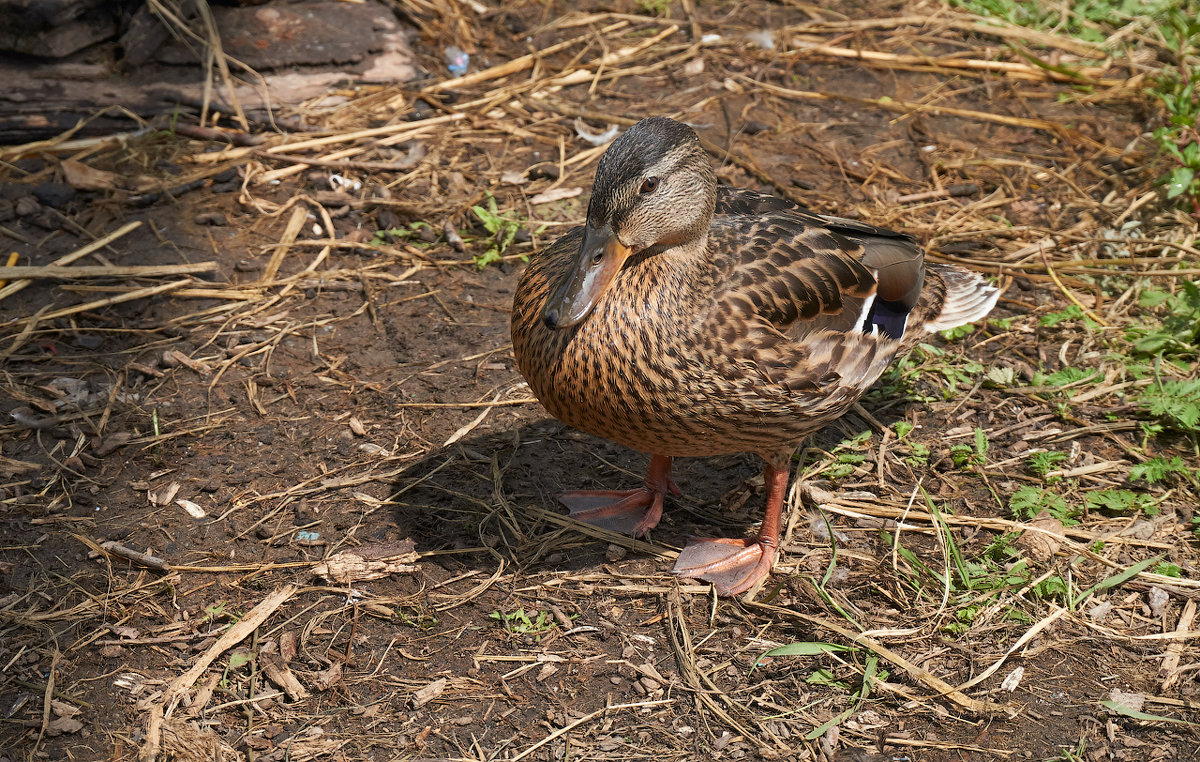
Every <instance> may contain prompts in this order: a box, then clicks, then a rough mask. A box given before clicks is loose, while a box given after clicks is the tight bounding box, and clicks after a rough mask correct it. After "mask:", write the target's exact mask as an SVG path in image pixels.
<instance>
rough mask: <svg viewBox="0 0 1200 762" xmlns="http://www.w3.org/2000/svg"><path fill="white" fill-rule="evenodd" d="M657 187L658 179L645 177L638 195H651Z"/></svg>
mask: <svg viewBox="0 0 1200 762" xmlns="http://www.w3.org/2000/svg"><path fill="white" fill-rule="evenodd" d="M657 187H658V178H657V177H647V178H646V179H645V180H643V181H642V187H641V189H640V190H639V193H653V192H654V189H655V188H657Z"/></svg>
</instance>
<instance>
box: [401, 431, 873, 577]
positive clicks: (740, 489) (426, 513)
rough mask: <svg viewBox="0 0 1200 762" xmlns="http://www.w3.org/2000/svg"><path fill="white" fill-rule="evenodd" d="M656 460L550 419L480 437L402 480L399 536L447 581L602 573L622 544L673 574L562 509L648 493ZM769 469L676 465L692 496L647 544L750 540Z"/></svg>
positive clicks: (710, 460)
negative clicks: (573, 496) (459, 576)
mask: <svg viewBox="0 0 1200 762" xmlns="http://www.w3.org/2000/svg"><path fill="white" fill-rule="evenodd" d="M864 426H865V424H864ZM843 428H845V427H843ZM851 428H852V427H851ZM847 430H848V429H847ZM860 430H861V429H860ZM840 434H841V432H839V431H838V425H837V424H835V425H834V426H831V427H827V429H826V431H825V432H823V433H821V434H819V435H818V436H817V444H818V445H819V446H823V447H824V446H826V445H827V444H828V443H829V442H834V443H836V442H837V441H838V439H839V435H840ZM649 459H650V458H649V455H647V454H644V453H639V452H637V451H634V450H630V449H628V448H626V447H623V446H621V445H618V444H615V443H612V442H609V441H607V440H604V439H600V438H597V437H593V436H590V435H588V434H584V433H582V432H578V431H575V430H573V429H570V428H568V427H567V426H566V425H564V424H562V423H559V422H558V421H556V420H553V419H549V418H547V419H542V420H538V421H535V422H532V423H529V424H526V425H524V426H521V427H520V428H516V429H509V430H504V431H495V432H490V433H485V434H480V435H475V436H469V437H467V438H464V439H462V440H460V441H458V442H456V443H454V444H452V445H449V446H447V447H443V448H439V449H437V450H435V451H433V452H431V453H429V454H428V455H426V456H424V457H423V458H421V459H420V460H419V461H417V462H415V463H413V464H412V465H411V466H410V467H409V468H407V469H406V470H405V472H404V473H403V474H402V475H401V476H400V477H399V478H398V479H396V480H395V482H394V484H393V489H392V494H391V498H390V501H391V504H392V507H393V519H394V521H395V525H394V527H395V531H398V532H399V533H400V534H401V536H406V537H409V538H411V539H412V540H413V542H414V543H415V544H416V548H417V550H418V551H420V552H422V553H430V552H433V555H430V556H427V560H432V561H433V562H434V563H436V564H439V565H440V566H441V567H442V568H443V569H444V570H445V571H446V572H455V571H461V570H464V569H466V570H478V571H489V573H490V571H491V570H494V569H495V567H496V566H497V565H498V564H499V563H504V564H505V565H506V566H507V567H509V568H513V569H516V570H520V571H522V572H524V573H535V572H545V571H559V572H583V571H588V570H598V569H599V568H600V566H601V565H603V564H605V563H606V562H611V561H613V560H614V558H613V555H612V554H613V550H614V549H613V548H612V545H614V544H615V545H617V546H622V545H624V546H625V547H626V548H632V549H630V550H629V551H628V557H629V558H630V559H639V558H644V559H645V560H646V561H647V562H650V563H652V564H656V567H655V568H659V567H661V568H662V570H664V571H665V569H666V566H667V565H668V564H665V563H664V562H663V561H661V560H658V559H655V558H654V557H653V554H652V553H649V552H647V549H646V548H645V546H638V547H636V548H634V547H633V544H632V543H631V542H630V539H629V538H625V537H623V536H620V535H615V534H611V533H598V532H597V530H595V528H593V527H588V526H586V525H584V524H581V523H579V522H577V521H574V520H572V519H570V518H569V517H568V516H567V511H566V509H565V508H564V507H563V506H562V505H561V504H560V503H559V502H558V499H557V497H558V495H559V493H561V492H563V491H564V490H568V489H632V488H634V487H637V486H639V485H640V484H641V483H642V478H643V476H644V474H645V470H646V466H647V464H648V463H649ZM762 466H763V464H762V461H761V460H760V459H759V458H758V457H756V456H754V455H751V454H739V455H727V456H715V457H704V458H678V459H676V460H675V462H674V466H673V469H672V477H673V479H674V480H675V482H676V484H677V485H678V486H679V487H680V489H681V490H682V491H683V496H682V497H673V496H668V498H667V502H666V509H665V510H664V512H663V519H662V522H661V523H660V524H659V526H658V527H656V528H655V529H654V530H653V531H652V532H650V533H649V535H647V536H646V537H645V538H642V539H643V540H644V541H646V542H649V543H651V544H652V545H654V546H656V547H657V548H658V549H660V550H661V551H663V552H670V551H672V550H678V549H679V548H682V547H683V546H684V544H686V542H687V540H688V538H689V537H692V536H705V537H716V536H732V537H740V536H744V535H745V534H746V533H747V531H748V530H749V528H750V527H752V526H754V525H756V524H757V523H758V522H759V521H761V519H762V511H763V501H764V492H763V488H762V487H763V485H762ZM598 535H599V536H598ZM620 555H622V556H624V554H620Z"/></svg>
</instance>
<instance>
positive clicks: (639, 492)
mask: <svg viewBox="0 0 1200 762" xmlns="http://www.w3.org/2000/svg"><path fill="white" fill-rule="evenodd" d="M664 497H665V493H663V492H660V491H656V490H652V489H650V488H648V487H638V488H637V489H631V490H604V489H598V490H571V491H569V492H564V493H562V494H561V495H559V496H558V501H559V502H560V503H562V504H563V505H565V506H566V507H567V510H569V511H570V512H571V518H573V519H578V520H579V521H583V522H585V523H588V524H591V525H592V526H597V527H600V528H602V529H607V530H609V531H612V532H619V533H621V534H631V535H633V536H634V537H640V536H642V535H644V534H646V532H649V531H650V530H651V529H653V528H654V527H656V526H658V522H659V520H660V519H661V518H662V511H663V498H664Z"/></svg>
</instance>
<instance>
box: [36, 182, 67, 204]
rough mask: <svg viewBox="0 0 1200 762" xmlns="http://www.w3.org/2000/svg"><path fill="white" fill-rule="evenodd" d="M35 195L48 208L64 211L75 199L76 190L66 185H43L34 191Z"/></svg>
mask: <svg viewBox="0 0 1200 762" xmlns="http://www.w3.org/2000/svg"><path fill="white" fill-rule="evenodd" d="M33 195H34V196H35V197H37V200H38V201H41V202H42V203H43V204H45V205H46V206H52V207H54V208H55V209H62V208H63V207H65V206H66V205H67V204H69V203H71V201H72V200H73V199H74V198H75V189H74V188H72V187H71V186H70V185H67V184H66V183H53V182H52V183H42V184H41V185H39V186H37V187H36V188H34V189H33Z"/></svg>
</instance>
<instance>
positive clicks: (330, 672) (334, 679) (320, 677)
mask: <svg viewBox="0 0 1200 762" xmlns="http://www.w3.org/2000/svg"><path fill="white" fill-rule="evenodd" d="M341 681H342V663H341V662H340V661H337V662H334V663H333V664H330V665H329V669H323V670H321V671H320V672H318V673H317V680H316V682H315V683H314V685H315V687H316V689H317V690H319V691H327V690H329V689H330V688H332V687H333V686H335V685H337V684H338V683H340V682H341Z"/></svg>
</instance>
